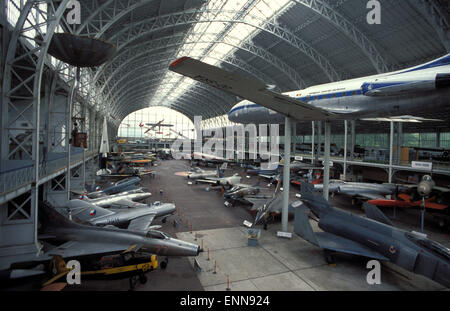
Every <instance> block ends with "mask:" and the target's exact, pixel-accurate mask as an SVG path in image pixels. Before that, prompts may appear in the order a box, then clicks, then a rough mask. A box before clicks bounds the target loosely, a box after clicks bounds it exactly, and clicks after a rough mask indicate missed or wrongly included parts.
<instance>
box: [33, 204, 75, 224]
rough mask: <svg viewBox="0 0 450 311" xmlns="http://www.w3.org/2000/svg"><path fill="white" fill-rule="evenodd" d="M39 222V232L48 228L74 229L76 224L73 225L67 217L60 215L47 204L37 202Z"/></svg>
mask: <svg viewBox="0 0 450 311" xmlns="http://www.w3.org/2000/svg"><path fill="white" fill-rule="evenodd" d="M38 217H39V222H40V223H41V230H44V231H45V229H46V228H49V227H66V228H76V227H78V224H76V223H74V222H73V221H71V220H70V219H68V218H67V217H65V216H63V215H62V214H60V213H59V212H58V211H57V210H56V209H54V208H53V207H52V206H51V205H50V204H49V203H48V202H39V213H38Z"/></svg>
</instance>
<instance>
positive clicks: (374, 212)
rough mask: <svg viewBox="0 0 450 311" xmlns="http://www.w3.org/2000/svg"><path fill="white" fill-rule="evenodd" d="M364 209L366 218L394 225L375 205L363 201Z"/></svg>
mask: <svg viewBox="0 0 450 311" xmlns="http://www.w3.org/2000/svg"><path fill="white" fill-rule="evenodd" d="M364 210H365V211H366V216H367V218H370V219H373V220H376V221H378V222H381V223H383V224H385V225H389V226H394V224H393V223H392V222H391V221H390V220H389V218H387V217H386V215H384V213H383V212H382V211H381V210H380V209H379V208H378V207H376V206H375V205H372V204H369V203H367V202H364Z"/></svg>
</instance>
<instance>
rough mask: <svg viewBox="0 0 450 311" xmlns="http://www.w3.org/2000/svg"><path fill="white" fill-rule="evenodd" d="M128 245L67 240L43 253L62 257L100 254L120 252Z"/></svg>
mask: <svg viewBox="0 0 450 311" xmlns="http://www.w3.org/2000/svg"><path fill="white" fill-rule="evenodd" d="M128 247H130V245H126V244H113V243H99V242H87V241H69V242H66V243H64V244H62V245H60V246H57V247H55V248H53V249H51V250H49V251H48V252H45V254H44V255H46V256H61V257H63V258H72V257H82V256H94V255H96V256H100V255H108V254H117V253H121V252H123V251H124V250H126V249H127V248H128Z"/></svg>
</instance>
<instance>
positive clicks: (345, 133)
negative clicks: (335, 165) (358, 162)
mask: <svg viewBox="0 0 450 311" xmlns="http://www.w3.org/2000/svg"><path fill="white" fill-rule="evenodd" d="M347 150H348V121H347V120H345V121H344V180H347Z"/></svg>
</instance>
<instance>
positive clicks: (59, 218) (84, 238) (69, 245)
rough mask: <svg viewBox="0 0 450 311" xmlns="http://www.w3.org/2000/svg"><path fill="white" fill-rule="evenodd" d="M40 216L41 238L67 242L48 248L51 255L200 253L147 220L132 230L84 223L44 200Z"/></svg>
mask: <svg viewBox="0 0 450 311" xmlns="http://www.w3.org/2000/svg"><path fill="white" fill-rule="evenodd" d="M86 203H87V202H86ZM87 204H88V203H87ZM39 216H40V222H41V226H40V234H41V235H40V237H39V239H47V240H51V241H60V242H65V243H64V244H61V245H59V246H58V247H55V248H54V249H52V250H51V251H49V252H48V253H47V255H49V256H55V255H59V256H61V257H63V258H69V257H76V256H87V255H92V254H97V255H98V254H103V255H104V254H107V253H110V254H114V253H122V252H125V251H126V252H137V251H139V252H145V253H152V254H156V255H162V256H197V255H198V253H199V252H200V247H199V246H198V245H195V244H192V243H188V242H185V241H181V240H177V239H173V238H171V237H169V236H168V235H167V234H165V233H163V232H160V231H156V230H149V229H148V221H143V222H139V221H138V222H135V223H134V224H133V225H132V227H131V229H132V231H131V230H125V229H119V228H117V227H115V226H112V225H107V226H105V227H97V226H91V225H82V224H77V223H75V222H73V221H71V220H69V219H68V218H66V217H64V216H63V215H61V214H60V213H59V212H58V211H56V210H55V209H53V208H52V207H51V206H49V205H48V204H45V203H43V204H41V206H40V212H39ZM129 228H130V227H129Z"/></svg>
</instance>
